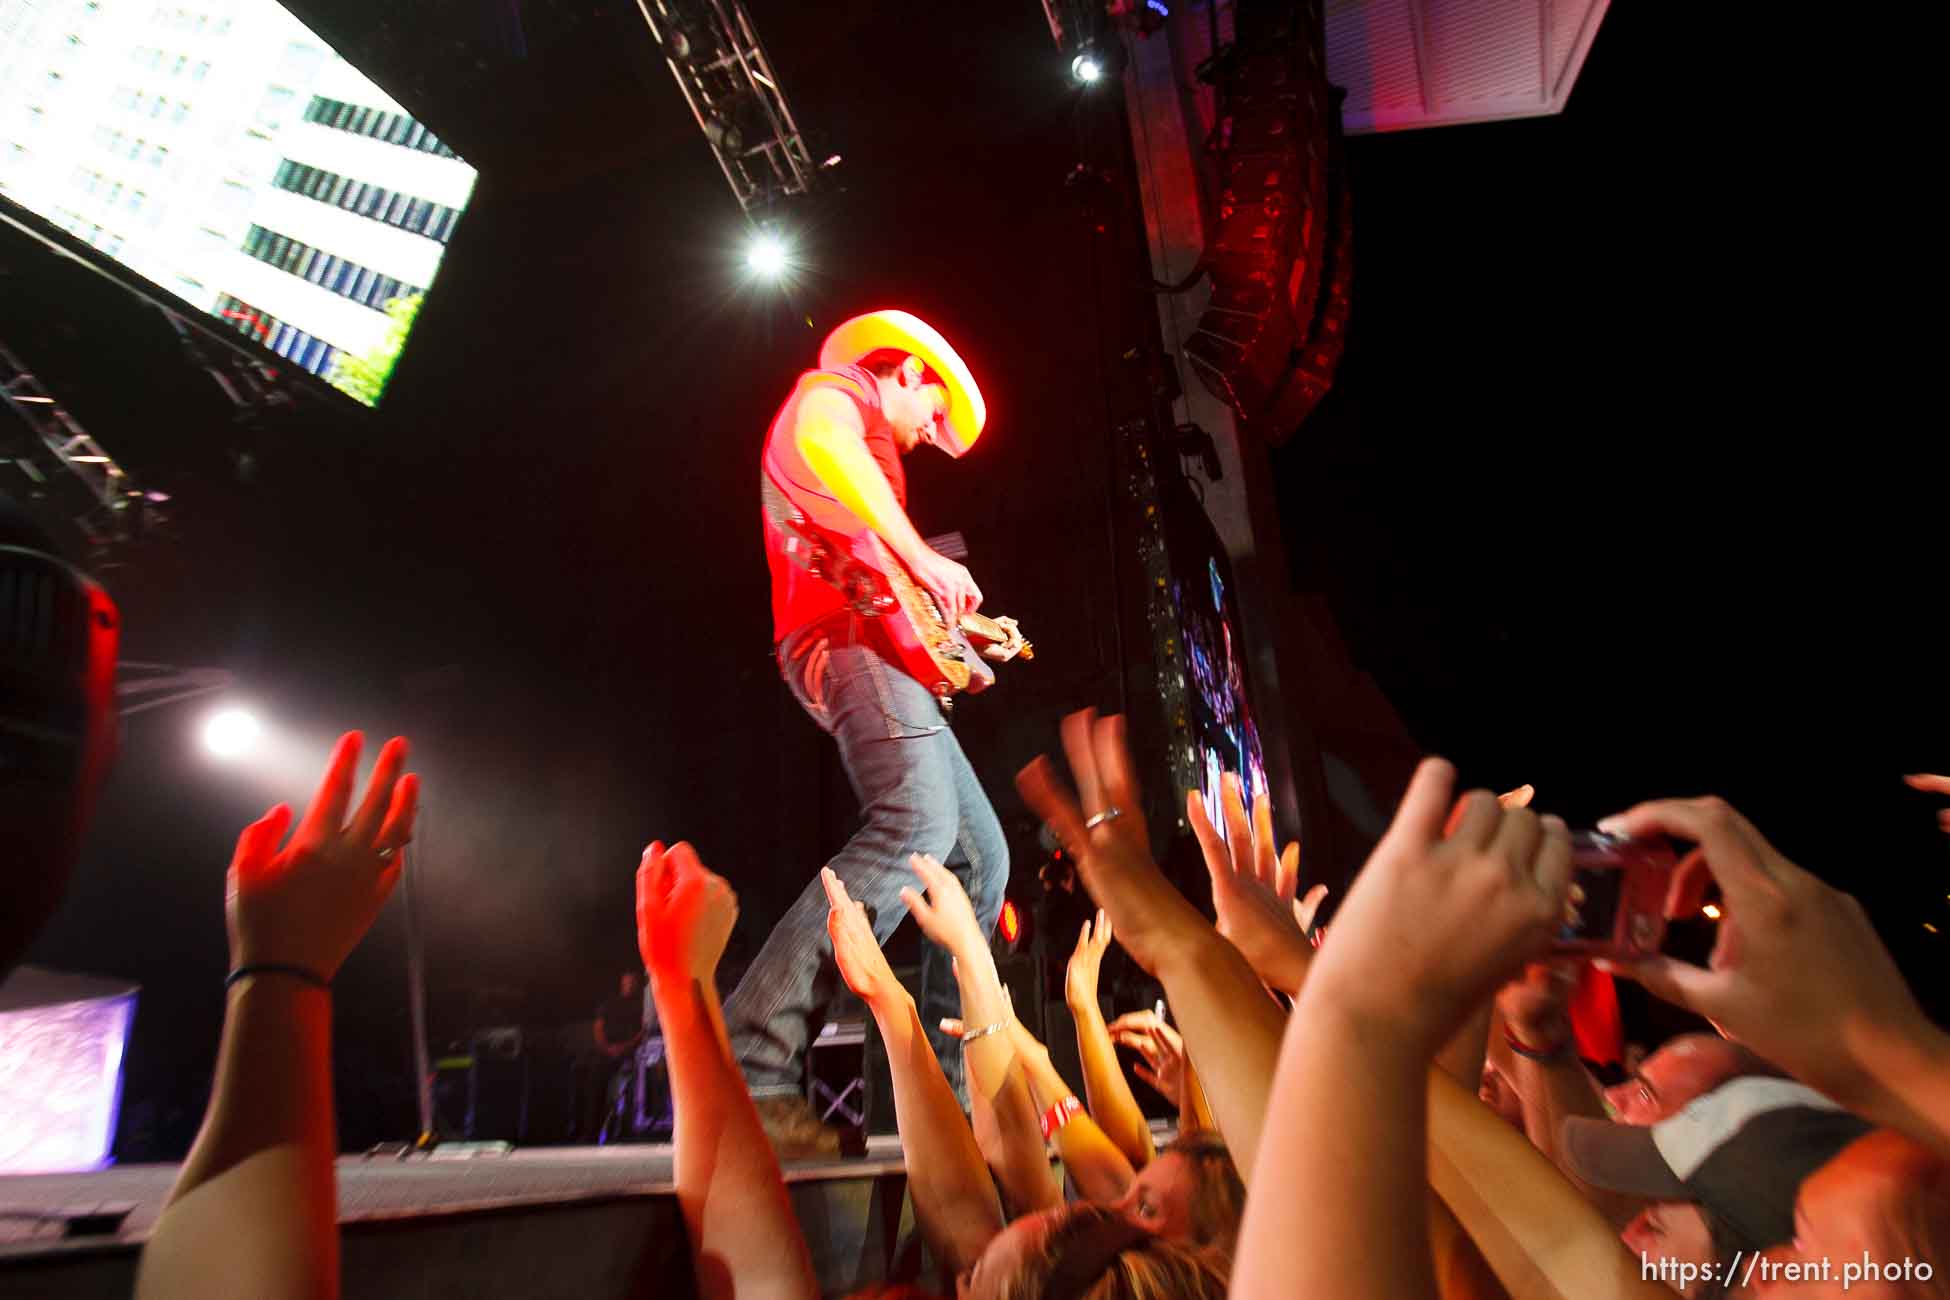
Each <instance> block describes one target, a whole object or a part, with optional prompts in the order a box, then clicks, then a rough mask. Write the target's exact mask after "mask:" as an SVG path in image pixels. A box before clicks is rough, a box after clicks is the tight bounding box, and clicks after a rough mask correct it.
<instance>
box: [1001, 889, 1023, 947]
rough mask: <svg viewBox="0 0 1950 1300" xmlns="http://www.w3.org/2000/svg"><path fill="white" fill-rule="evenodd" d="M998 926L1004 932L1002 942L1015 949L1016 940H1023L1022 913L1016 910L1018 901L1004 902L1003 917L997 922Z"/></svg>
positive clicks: (1008, 900) (1005, 900)
mask: <svg viewBox="0 0 1950 1300" xmlns="http://www.w3.org/2000/svg"><path fill="white" fill-rule="evenodd" d="M996 926H997V928H998V929H999V930H1000V931H1001V932H1002V942H1004V943H1006V944H1008V945H1009V947H1010V948H1011V949H1013V948H1014V947H1015V946H1016V940H1018V939H1020V938H1022V913H1021V912H1018V911H1017V910H1016V901H1015V900H1014V899H1013V898H1010V899H1004V900H1003V902H1002V915H1001V917H1000V918H999V919H998V920H997V922H996Z"/></svg>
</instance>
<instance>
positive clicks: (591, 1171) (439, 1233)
mask: <svg viewBox="0 0 1950 1300" xmlns="http://www.w3.org/2000/svg"><path fill="white" fill-rule="evenodd" d="M176 1170H177V1166H175V1165H127V1166H122V1167H118V1168H111V1169H105V1170H102V1171H100V1172H97V1173H90V1174H52V1175H38V1176H23V1177H10V1178H0V1300H15V1298H16V1297H19V1298H22V1300H25V1298H26V1297H34V1300H43V1298H45V1297H56V1296H59V1297H85V1298H86V1300H95V1298H96V1297H100V1298H101V1300H108V1298H110V1297H113V1298H114V1300H127V1297H128V1296H129V1295H130V1294H131V1293H132V1290H133V1283H134V1278H135V1265H136V1257H137V1254H138V1252H139V1251H140V1249H141V1247H142V1243H143V1242H144V1241H145V1240H146V1239H147V1237H148V1235H149V1232H150V1230H151V1229H152V1228H153V1227H154V1226H155V1222H156V1216H157V1214H158V1213H159V1212H160V1210H161V1208H162V1201H163V1198H164V1197H165V1196H166V1195H167V1194H168V1191H169V1187H170V1185H171V1183H172V1182H174V1181H175V1178H176ZM786 1181H787V1183H788V1184H789V1185H790V1187H791V1191H792V1200H793V1205H794V1207H795V1209H796V1210H797V1211H798V1214H799V1221H800V1223H801V1224H802V1225H803V1227H804V1229H805V1233H806V1240H807V1243H808V1244H809V1245H810V1246H811V1248H812V1252H813V1261H814V1264H815V1266H816V1267H817V1268H818V1270H819V1279H820V1286H821V1289H822V1290H823V1291H824V1292H826V1293H827V1294H828V1295H834V1294H845V1293H846V1292H848V1291H851V1290H854V1289H857V1288H858V1287H860V1286H864V1285H866V1284H868V1283H871V1282H873V1281H876V1280H879V1279H881V1278H883V1277H885V1276H886V1275H887V1273H888V1270H889V1268H890V1266H891V1264H892V1262H893V1259H894V1255H895V1251H896V1249H897V1248H898V1247H900V1246H901V1244H902V1243H903V1241H904V1240H905V1239H906V1238H907V1237H908V1236H909V1234H910V1232H911V1229H912V1225H913V1212H912V1209H911V1207H910V1206H908V1205H907V1203H906V1202H907V1197H906V1188H907V1173H906V1167H905V1165H904V1163H903V1161H902V1158H901V1149H900V1143H899V1140H898V1139H896V1138H893V1137H876V1138H872V1139H870V1140H869V1142H868V1149H867V1155H866V1156H865V1158H863V1159H857V1160H838V1161H830V1162H805V1163H795V1164H792V1165H789V1166H787V1168H786ZM338 1183H339V1222H340V1224H341V1230H342V1233H343V1240H344V1261H345V1287H344V1293H345V1294H346V1295H347V1296H357V1297H361V1298H364V1297H392V1296H398V1297H415V1298H417V1300H425V1298H426V1297H434V1296H440V1297H446V1296H455V1297H463V1296H464V1297H476V1296H478V1297H495V1296H502V1295H506V1296H511V1297H512V1296H522V1297H532V1298H533V1300H544V1298H546V1297H553V1296H561V1297H573V1298H574V1300H609V1298H611V1297H617V1298H621V1297H634V1296H644V1297H648V1296H658V1297H671V1298H672V1300H675V1298H676V1297H681V1296H688V1295H691V1294H693V1290H692V1287H691V1280H690V1279H691V1267H690V1256H689V1252H688V1248H687V1246H686V1244H685V1238H684V1225H683V1221H682V1219H681V1218H680V1216H679V1213H678V1208H677V1198H676V1195H675V1188H674V1186H673V1184H672V1182H671V1148H670V1146H669V1144H668V1143H656V1144H644V1145H627V1144H619V1145H615V1146H607V1147H556V1148H537V1149H534V1150H524V1151H514V1152H509V1153H504V1154H483V1155H474V1156H468V1157H459V1158H447V1157H442V1156H440V1155H439V1154H438V1153H436V1154H435V1156H434V1157H432V1158H427V1157H414V1158H412V1159H408V1160H400V1159H398V1158H396V1157H391V1156H387V1157H374V1158H370V1159H366V1158H360V1157H356V1156H353V1157H346V1158H343V1159H341V1160H340V1161H339V1171H338ZM96 1206H102V1207H104V1208H113V1207H120V1206H128V1207H131V1208H129V1211H128V1214H127V1217H126V1218H125V1219H124V1220H123V1221H122V1223H121V1226H120V1229H119V1230H118V1231H115V1232H114V1233H112V1234H107V1235H100V1236H87V1235H72V1234H66V1233H65V1231H64V1220H63V1219H62V1218H59V1217H57V1218H52V1219H43V1218H40V1217H37V1216H69V1215H73V1214H76V1213H79V1212H85V1211H87V1210H89V1209H90V1208H92V1207H96Z"/></svg>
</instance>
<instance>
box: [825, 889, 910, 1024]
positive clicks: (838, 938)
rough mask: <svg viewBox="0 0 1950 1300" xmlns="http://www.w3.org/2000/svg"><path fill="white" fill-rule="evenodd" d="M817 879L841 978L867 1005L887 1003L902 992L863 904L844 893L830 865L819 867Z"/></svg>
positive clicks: (827, 929) (834, 956) (828, 932)
mask: <svg viewBox="0 0 1950 1300" xmlns="http://www.w3.org/2000/svg"><path fill="white" fill-rule="evenodd" d="M819 881H820V883H821V884H822V885H824V886H825V887H826V904H827V907H828V911H827V913H826V935H827V937H828V938H829V939H831V940H832V943H833V960H834V961H835V962H836V963H837V964H838V965H839V968H840V978H841V979H843V980H845V981H846V986H847V987H848V988H850V989H852V990H853V992H854V994H855V995H857V996H858V997H859V999H860V1000H861V1001H862V1002H865V1003H866V1004H867V1006H868V1007H869V1008H873V1007H880V1006H885V1005H887V1004H888V1003H889V1002H890V1001H891V1000H892V999H895V998H898V997H900V996H901V995H902V993H903V990H902V988H901V983H900V981H899V980H897V979H895V978H894V969H893V967H891V966H889V965H888V964H887V955H886V954H885V953H883V952H882V951H881V950H880V941H879V940H878V939H876V938H874V937H873V923H872V922H871V921H869V920H867V906H866V904H865V903H859V902H855V901H854V900H853V899H852V898H851V897H849V896H848V895H847V892H846V883H845V882H844V881H842V880H841V879H840V878H839V876H838V875H837V874H835V873H834V871H833V869H832V868H831V867H821V868H820V871H819Z"/></svg>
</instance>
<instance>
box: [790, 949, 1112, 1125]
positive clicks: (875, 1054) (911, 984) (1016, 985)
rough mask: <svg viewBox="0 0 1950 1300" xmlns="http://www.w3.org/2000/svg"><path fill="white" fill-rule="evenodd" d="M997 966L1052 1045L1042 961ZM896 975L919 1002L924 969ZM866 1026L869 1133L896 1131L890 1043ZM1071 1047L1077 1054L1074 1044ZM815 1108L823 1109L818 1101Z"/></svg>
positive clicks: (1012, 996) (1025, 1016)
mask: <svg viewBox="0 0 1950 1300" xmlns="http://www.w3.org/2000/svg"><path fill="white" fill-rule="evenodd" d="M995 966H996V972H997V973H998V974H999V975H1001V976H1002V985H1003V987H1004V988H1006V989H1008V990H1009V1000H1010V1001H1011V1002H1013V1003H1014V1004H1015V1008H1016V1014H1017V1015H1018V1016H1020V1017H1021V1018H1022V1023H1023V1026H1024V1027H1025V1028H1026V1029H1028V1030H1029V1032H1030V1033H1032V1034H1034V1035H1036V1037H1037V1038H1038V1039H1040V1040H1041V1041H1042V1042H1044V1043H1045V1044H1048V1043H1049V1036H1048V1033H1047V1032H1046V1026H1047V1024H1048V1021H1047V1018H1046V1017H1045V1015H1044V1012H1043V972H1042V964H1041V962H1040V961H1038V960H1037V959H1036V957H1035V956H1034V955H1033V953H1032V952H1031V951H1028V950H1025V951H1022V952H1015V953H1009V954H1008V955H1006V956H1002V957H998V958H996V961H995ZM894 976H895V978H897V979H899V980H900V982H901V987H902V988H904V989H906V990H907V992H908V994H909V995H910V996H911V997H913V998H914V1000H915V1001H916V1002H917V1003H918V1002H919V1001H920V998H921V968H920V967H919V966H900V967H896V968H895V970H894ZM864 1028H865V1030H866V1041H865V1043H864V1044H863V1050H862V1061H861V1075H862V1077H863V1080H864V1083H865V1089H866V1119H867V1132H869V1133H896V1132H898V1131H899V1124H898V1123H897V1122H896V1120H895V1117H894V1087H893V1080H892V1078H891V1076H890V1075H889V1074H888V1071H887V1045H886V1044H885V1043H884V1042H882V1041H881V1038H880V1031H879V1027H878V1026H876V1025H875V1024H874V1022H873V1018H872V1017H868V1018H867V1020H866V1024H865V1026H864ZM1071 1037H1074V1036H1073V1035H1072V1036H1071ZM1051 1050H1052V1051H1054V1050H1055V1047H1054V1045H1051ZM1070 1050H1071V1052H1072V1054H1073V1055H1074V1053H1075V1050H1076V1049H1075V1045H1074V1043H1073V1044H1072V1046H1071V1049H1070ZM814 1109H815V1110H817V1109H819V1107H818V1106H817V1104H815V1106H814Z"/></svg>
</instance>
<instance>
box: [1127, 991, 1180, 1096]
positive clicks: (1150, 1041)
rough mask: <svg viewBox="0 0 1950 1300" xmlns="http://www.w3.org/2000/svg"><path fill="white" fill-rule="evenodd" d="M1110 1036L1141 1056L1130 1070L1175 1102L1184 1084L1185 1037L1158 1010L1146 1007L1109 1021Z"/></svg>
mask: <svg viewBox="0 0 1950 1300" xmlns="http://www.w3.org/2000/svg"><path fill="white" fill-rule="evenodd" d="M1110 1038H1111V1041H1112V1042H1114V1043H1116V1044H1117V1045H1118V1046H1119V1047H1128V1048H1130V1049H1131V1050H1132V1051H1134V1052H1136V1053H1137V1054H1138V1055H1139V1056H1141V1057H1143V1058H1144V1059H1143V1060H1141V1061H1139V1062H1138V1063H1137V1064H1135V1065H1133V1066H1132V1067H1131V1072H1132V1073H1133V1074H1135V1075H1137V1077H1138V1078H1140V1079H1142V1080H1144V1081H1145V1082H1146V1083H1148V1084H1150V1085H1151V1086H1152V1087H1153V1088H1154V1089H1156V1090H1157V1091H1158V1093H1159V1094H1161V1095H1162V1096H1163V1097H1164V1098H1165V1100H1167V1101H1169V1102H1171V1103H1172V1104H1173V1105H1177V1104H1178V1103H1179V1102H1180V1101H1181V1100H1182V1098H1183V1089H1184V1086H1185V1040H1184V1038H1183V1037H1181V1036H1180V1035H1179V1033H1178V1031H1177V1030H1176V1029H1173V1028H1172V1027H1171V1026H1170V1025H1168V1024H1166V1023H1165V1022H1164V1020H1163V1019H1162V1018H1160V1017H1159V1015H1158V1013H1157V1012H1155V1011H1152V1010H1150V1009H1149V1008H1146V1009H1145V1010H1143V1011H1127V1012H1125V1013H1124V1014H1123V1015H1121V1016H1119V1017H1118V1018H1117V1019H1115V1020H1113V1021H1111V1022H1110Z"/></svg>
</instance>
